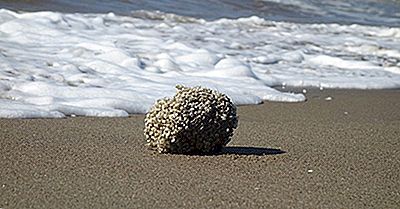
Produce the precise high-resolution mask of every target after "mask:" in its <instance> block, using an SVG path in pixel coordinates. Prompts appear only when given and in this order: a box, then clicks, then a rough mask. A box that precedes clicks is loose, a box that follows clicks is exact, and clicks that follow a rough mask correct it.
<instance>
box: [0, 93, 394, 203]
mask: <svg viewBox="0 0 400 209" xmlns="http://www.w3.org/2000/svg"><path fill="white" fill-rule="evenodd" d="M328 97H330V98H331V99H330V100H329V99H326V98H328ZM307 99H308V100H307V101H306V102H302V103H274V102H265V103H264V104H262V105H251V106H240V107H239V109H238V113H239V117H240V119H239V127H238V129H237V130H236V132H235V135H234V138H233V139H232V142H231V143H230V144H229V146H228V147H227V148H225V150H224V151H223V153H220V154H217V155H212V156H186V155H168V154H164V155H161V154H157V153H154V152H152V151H150V150H147V149H146V147H145V146H144V142H145V139H144V136H143V131H142V130H143V127H144V124H143V118H144V116H143V115H135V116H131V117H129V118H90V117H76V118H66V119H0V153H1V154H0V208H3V209H8V208H399V207H400V166H399V165H400V140H399V139H400V90H379V91H375V90H374V91H357V90H323V91H320V90H309V91H308V93H307Z"/></svg>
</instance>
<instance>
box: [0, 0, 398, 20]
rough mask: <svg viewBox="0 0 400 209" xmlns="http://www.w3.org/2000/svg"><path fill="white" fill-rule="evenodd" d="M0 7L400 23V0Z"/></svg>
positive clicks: (59, 2) (129, 1)
mask: <svg viewBox="0 0 400 209" xmlns="http://www.w3.org/2000/svg"><path fill="white" fill-rule="evenodd" d="M0 8H6V9H12V10H21V11H59V12H68V13H71V12H78V13H108V12H114V13H116V14H121V15H130V14H131V13H132V12H134V11H138V10H147V11H161V12H166V13H173V14H178V15H183V16H190V17H196V18H203V19H206V20H215V19H219V18H238V17H247V16H253V15H254V16H258V17H261V18H265V19H267V20H275V21H289V22H297V23H339V24H364V25H376V26H380V25H381V26H400V1H399V0H351V1H350V0H334V1H333V0H202V1H198V0H178V1H176V0H113V1H106V0H52V1H43V0H38V1H31V0H13V1H10V0H1V1H0Z"/></svg>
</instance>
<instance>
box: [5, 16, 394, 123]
mask: <svg viewBox="0 0 400 209" xmlns="http://www.w3.org/2000/svg"><path fill="white" fill-rule="evenodd" d="M143 13H144V14H145V15H143V16H146V17H150V18H149V19H146V18H144V19H140V18H133V17H126V16H117V15H114V14H112V13H110V14H79V13H77V14H62V13H56V12H36V13H21V14H18V13H14V12H12V11H8V10H4V9H1V10H0V117H8V118H19V117H20V118H26V117H64V116H66V115H71V116H72V115H80V116H108V117H115V116H118V117H125V116H128V115H129V114H133V113H145V112H146V111H147V110H148V109H149V108H150V106H151V105H152V104H153V103H154V102H155V101H156V100H157V99H159V98H162V97H166V96H172V95H173V94H174V92H175V89H174V86H175V85H176V84H183V85H188V86H195V85H202V86H205V87H209V88H213V89H216V90H219V91H221V92H224V93H226V94H227V95H228V96H230V97H231V98H232V99H233V101H234V102H235V103H236V104H259V103H261V102H262V100H270V101H282V102H300V101H304V100H305V96H304V95H303V94H294V93H283V92H279V91H277V90H275V89H273V88H272V87H273V86H281V85H283V84H284V85H283V86H297V87H306V86H314V87H318V88H358V89H380V88H399V87H400V73H399V72H400V70H399V67H400V66H399V64H398V63H399V60H400V40H399V35H398V34H400V32H399V31H400V29H399V28H386V27H370V26H359V25H350V26H344V25H337V24H295V23H283V22H271V21H266V20H264V19H262V18H258V17H249V18H239V19H233V20H229V19H219V20H216V21H205V20H202V19H195V18H186V17H181V16H176V15H173V14H164V13H159V12H155V13H151V12H145V11H143Z"/></svg>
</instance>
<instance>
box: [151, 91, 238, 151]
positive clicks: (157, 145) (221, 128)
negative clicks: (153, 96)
mask: <svg viewBox="0 0 400 209" xmlns="http://www.w3.org/2000/svg"><path fill="white" fill-rule="evenodd" d="M176 88H177V90H178V91H177V93H176V95H175V96H174V97H172V98H164V99H160V100H158V101H157V102H156V103H155V104H154V105H153V107H152V108H151V109H150V111H149V112H148V113H147V114H146V116H145V120H144V123H145V128H144V134H145V137H146V140H147V145H148V146H149V147H150V148H152V149H154V150H157V151H158V152H159V153H176V154H207V153H214V152H218V151H220V150H221V149H222V147H223V146H225V145H226V144H228V143H229V141H230V140H231V137H232V136H233V132H234V130H235V129H236V127H237V125H238V118H237V116H236V106H235V105H234V104H233V102H232V100H231V99H230V98H229V97H228V96H226V95H225V94H222V93H219V92H217V91H215V90H211V89H207V88H202V87H200V86H197V87H192V88H191V87H184V86H182V85H177V86H176Z"/></svg>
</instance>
